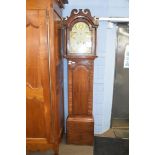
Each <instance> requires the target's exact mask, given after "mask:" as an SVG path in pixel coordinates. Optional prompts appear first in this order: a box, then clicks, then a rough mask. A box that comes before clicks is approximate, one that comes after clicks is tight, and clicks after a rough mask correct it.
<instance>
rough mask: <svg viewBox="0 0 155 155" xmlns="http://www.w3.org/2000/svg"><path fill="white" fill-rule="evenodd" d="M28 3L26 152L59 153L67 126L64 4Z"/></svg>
mask: <svg viewBox="0 0 155 155" xmlns="http://www.w3.org/2000/svg"><path fill="white" fill-rule="evenodd" d="M61 2H63V1H61ZM26 3H27V4H26V149H27V153H28V152H29V151H37V150H40V151H42V150H46V149H53V150H54V151H55V154H58V149H59V142H60V140H61V136H62V133H63V126H64V105H63V55H62V51H63V49H62V45H61V44H62V17H61V12H62V9H61V8H62V7H63V5H62V4H63V3H60V1H56V0H54V1H52V0H27V1H26Z"/></svg>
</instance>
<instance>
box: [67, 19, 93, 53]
mask: <svg viewBox="0 0 155 155" xmlns="http://www.w3.org/2000/svg"><path fill="white" fill-rule="evenodd" d="M91 47H92V41H91V31H90V29H89V26H88V25H87V24H86V23H84V22H78V23H76V24H75V25H74V26H73V27H72V30H71V31H70V53H78V54H80V53H84V54H90V53H91Z"/></svg>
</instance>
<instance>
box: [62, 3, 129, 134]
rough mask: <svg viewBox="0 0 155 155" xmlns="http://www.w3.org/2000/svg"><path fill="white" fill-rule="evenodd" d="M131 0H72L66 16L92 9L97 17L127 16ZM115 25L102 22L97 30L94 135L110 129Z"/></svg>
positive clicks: (93, 14) (65, 93)
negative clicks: (75, 11)
mask: <svg viewBox="0 0 155 155" xmlns="http://www.w3.org/2000/svg"><path fill="white" fill-rule="evenodd" d="M128 7H129V4H128V0H69V4H67V5H65V9H64V11H63V16H64V17H66V16H70V13H71V10H72V9H90V11H91V14H92V16H96V17H128V15H129V12H128V11H129V8H128ZM116 31H117V27H116V25H115V24H112V25H111V23H109V22H105V21H100V22H99V27H98V30H97V51H96V52H97V56H98V58H96V60H95V63H94V84H93V87H94V88H93V89H94V92H93V114H94V123H95V125H94V132H95V134H100V133H103V132H105V131H106V130H108V129H109V128H110V122H111V110H112V98H113V83H114V70H115V49H116ZM67 70H68V68H67V61H66V60H65V59H64V102H65V103H64V104H65V106H64V108H65V123H66V118H67V116H68V83H67V82H68V76H67Z"/></svg>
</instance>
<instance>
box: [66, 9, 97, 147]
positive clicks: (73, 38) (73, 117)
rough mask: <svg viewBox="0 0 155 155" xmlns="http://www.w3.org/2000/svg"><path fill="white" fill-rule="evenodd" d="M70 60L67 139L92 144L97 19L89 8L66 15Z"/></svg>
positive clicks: (68, 55)
mask: <svg viewBox="0 0 155 155" xmlns="http://www.w3.org/2000/svg"><path fill="white" fill-rule="evenodd" d="M64 27H65V38H66V39H65V40H66V41H65V45H66V48H65V49H66V50H65V52H64V57H65V58H66V59H67V60H68V117H67V124H66V127H67V143H69V144H84V145H85V144H86V145H92V144H93V137H94V119H93V114H92V104H93V103H92V102H93V73H94V59H95V58H96V57H97V56H96V32H97V27H98V19H97V18H95V17H92V16H91V13H90V10H88V9H85V10H82V9H80V10H76V9H74V10H72V12H71V15H70V17H67V18H66V19H64Z"/></svg>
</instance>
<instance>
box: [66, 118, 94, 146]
mask: <svg viewBox="0 0 155 155" xmlns="http://www.w3.org/2000/svg"><path fill="white" fill-rule="evenodd" d="M93 141H94V119H93V116H69V117H68V118H67V143H68V144H78V145H93Z"/></svg>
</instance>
